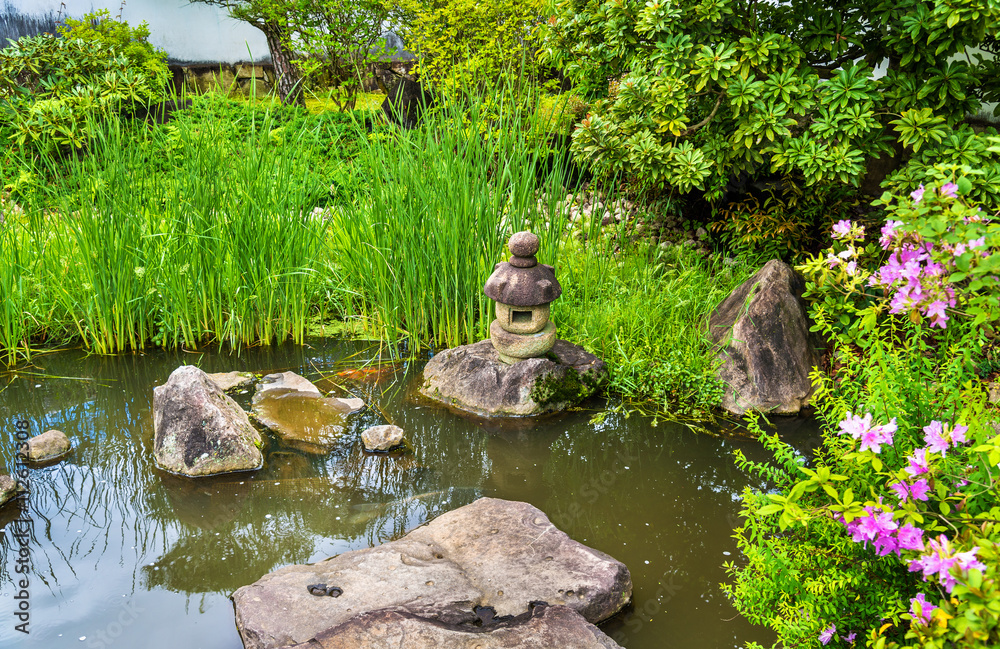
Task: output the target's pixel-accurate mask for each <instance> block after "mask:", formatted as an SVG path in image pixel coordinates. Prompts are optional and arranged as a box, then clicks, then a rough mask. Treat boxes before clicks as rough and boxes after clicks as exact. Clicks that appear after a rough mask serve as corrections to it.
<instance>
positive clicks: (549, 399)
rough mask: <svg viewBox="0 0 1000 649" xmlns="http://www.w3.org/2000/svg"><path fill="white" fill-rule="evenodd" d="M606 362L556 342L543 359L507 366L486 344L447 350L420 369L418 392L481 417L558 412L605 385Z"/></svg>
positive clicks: (490, 346) (581, 349) (579, 348)
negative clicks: (420, 377)
mask: <svg viewBox="0 0 1000 649" xmlns="http://www.w3.org/2000/svg"><path fill="white" fill-rule="evenodd" d="M607 375H608V373H607V367H606V366H605V364H604V361H602V360H601V359H599V358H597V357H596V356H594V355H593V354H590V353H588V352H586V351H584V350H583V348H581V347H578V346H577V345H573V344H571V343H568V342H566V341H565V340H557V341H556V343H555V346H554V347H553V348H552V351H551V352H550V353H549V354H548V355H547V356H546V357H543V358H529V359H525V360H523V361H520V362H517V363H514V364H512V365H507V364H506V363H503V362H501V361H500V359H499V356H498V355H497V352H496V349H494V347H493V345H492V343H491V342H490V341H489V340H484V341H481V342H478V343H475V344H474V345H465V346H462V347H455V348H454V349H448V350H445V351H443V352H441V353H439V354H437V355H436V356H435V357H434V358H432V359H431V360H430V361H429V362H428V363H427V365H426V366H425V367H424V376H423V382H422V384H421V387H420V390H419V391H420V393H421V394H422V395H423V396H425V397H427V398H429V399H432V400H434V401H437V402H440V403H443V404H445V405H447V406H449V407H452V408H455V409H457V410H461V411H464V412H468V413H472V414H476V415H479V416H483V417H518V416H522V417H523V416H532V415H541V414H545V413H550V412H558V411H561V410H565V409H566V408H569V407H570V406H573V405H575V404H577V403H579V402H580V401H582V400H584V399H586V398H587V397H589V396H591V395H593V394H594V393H595V392H597V390H598V389H599V388H600V386H601V385H602V384H603V383H604V382H605V381H606V380H607Z"/></svg>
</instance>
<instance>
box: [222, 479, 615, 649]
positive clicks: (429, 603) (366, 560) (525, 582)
mask: <svg viewBox="0 0 1000 649" xmlns="http://www.w3.org/2000/svg"><path fill="white" fill-rule="evenodd" d="M320 586H322V588H320ZM317 592H318V593H321V595H316V594H315V593H317ZM327 593H333V595H335V596H330V595H328V594H327ZM631 596H632V578H631V576H630V575H629V571H628V568H626V567H625V565H624V564H622V563H621V562H619V561H616V560H615V559H613V558H612V557H610V556H608V555H606V554H604V553H603V552H600V551H598V550H594V549H592V548H589V547H587V546H585V545H583V544H581V543H578V542H577V541H574V540H573V539H571V538H569V536H567V535H566V533H565V532H562V531H560V530H559V529H558V528H556V527H555V526H554V525H553V524H552V523H551V522H549V519H548V517H546V516H545V514H544V513H542V512H541V511H540V510H539V509H537V508H535V507H533V506H532V505H529V504H528V503H523V502H513V501H508V500H498V499H494V498H480V499H479V500H477V501H475V502H474V503H472V504H470V505H466V506H465V507H460V508H458V509H456V510H453V511H451V512H448V513H447V514H442V515H441V516H439V517H437V518H436V519H434V520H433V521H431V522H430V523H428V524H427V525H424V526H423V527H418V528H417V529H415V530H413V531H411V532H410V533H409V534H407V535H406V536H404V537H402V538H400V539H398V540H396V541H392V542H389V543H385V544H383V545H379V546H377V547H374V548H368V549H363V550H355V551H353V552H347V553H344V554H342V555H340V556H338V557H334V558H333V559H327V560H326V561H321V562H319V563H315V564H312V565H296V566H287V567H284V568H280V569H278V570H276V571H274V572H272V573H270V574H267V575H264V576H263V577H261V578H260V579H259V580H258V581H257V582H255V583H253V584H251V585H249V586H244V587H243V588H240V589H238V590H237V591H236V592H235V593H234V594H233V601H234V603H235V606H236V626H237V628H238V629H239V631H240V635H241V636H242V638H243V643H244V646H245V647H246V649H275V648H277V647H284V646H286V645H290V644H296V643H303V642H308V641H309V640H311V639H312V638H316V637H318V636H320V635H321V634H323V633H324V632H325V631H327V630H328V629H332V628H334V627H336V626H337V625H342V624H345V623H347V622H350V621H351V620H352V619H353V618H356V617H357V616H360V615H363V614H365V613H369V612H372V611H378V610H380V609H386V608H391V609H393V610H394V611H395V612H397V613H400V614H402V615H404V616H415V617H418V618H423V619H425V620H433V621H436V622H437V623H441V624H444V625H447V626H449V627H453V628H455V627H457V628H458V629H460V630H461V629H464V630H466V631H471V630H473V629H475V628H476V625H477V623H481V621H482V620H481V617H480V615H479V614H477V611H476V610H474V609H480V610H481V607H492V609H493V611H492V612H493V613H495V615H497V616H500V617H502V616H506V615H512V616H518V615H523V614H524V613H527V612H529V611H531V608H532V607H531V603H532V602H546V603H547V604H549V605H551V606H566V607H568V608H569V609H572V610H573V611H575V612H577V613H578V614H580V615H582V616H583V618H585V619H586V620H587V621H589V622H591V623H597V622H600V621H602V620H605V619H607V618H609V617H611V616H612V615H614V614H615V613H617V612H618V611H619V610H621V609H622V607H624V606H625V604H626V603H628V601H629V599H630V598H631ZM365 624H366V623H365V622H364V620H361V621H357V622H355V623H354V626H352V627H349V628H351V629H354V628H357V627H358V625H361V626H362V627H363V626H365ZM419 624H420V625H421V628H426V627H425V626H424V625H423V623H419ZM352 633H353V631H352ZM359 633H360V631H359ZM345 637H350V636H349V635H348V636H345ZM321 646H323V645H321ZM331 646H338V645H331ZM373 646H380V645H377V644H376V645H373ZM404 646H407V647H410V646H413V647H423V646H435V647H436V645H424V644H414V645H411V644H408V643H404ZM446 646H457V645H446ZM484 646H489V645H484ZM493 646H500V645H493ZM511 646H520V645H511ZM528 646H530V645H528ZM551 646H562V645H558V644H556V645H551Z"/></svg>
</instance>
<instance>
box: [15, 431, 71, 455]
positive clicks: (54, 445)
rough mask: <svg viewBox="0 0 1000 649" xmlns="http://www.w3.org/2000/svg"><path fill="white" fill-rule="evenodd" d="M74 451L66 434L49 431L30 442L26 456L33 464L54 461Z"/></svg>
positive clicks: (36, 436)
mask: <svg viewBox="0 0 1000 649" xmlns="http://www.w3.org/2000/svg"><path fill="white" fill-rule="evenodd" d="M71 450H73V445H72V444H70V442H69V438H68V437H66V433H64V432H62V431H61V430H47V431H45V432H44V433H42V434H41V435H35V436H34V437H32V438H31V439H29V440H28V449H27V451H26V452H25V456H26V457H27V458H28V459H29V460H31V461H32V462H44V461H46V460H54V459H56V458H59V457H62V456H63V455H66V454H67V453H69V452H70V451H71Z"/></svg>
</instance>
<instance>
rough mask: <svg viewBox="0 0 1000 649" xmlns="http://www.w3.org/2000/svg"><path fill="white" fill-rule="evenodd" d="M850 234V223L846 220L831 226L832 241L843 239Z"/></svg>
mask: <svg viewBox="0 0 1000 649" xmlns="http://www.w3.org/2000/svg"><path fill="white" fill-rule="evenodd" d="M850 233H851V222H850V221H849V220H847V219H842V220H840V221H837V222H836V223H834V224H833V234H832V235H831V236H832V237H833V238H834V239H843V238H845V237H846V236H847V235H849V234H850Z"/></svg>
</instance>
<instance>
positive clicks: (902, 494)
mask: <svg viewBox="0 0 1000 649" xmlns="http://www.w3.org/2000/svg"><path fill="white" fill-rule="evenodd" d="M889 489H891V490H892V491H893V493H895V494H896V497H897V498H899V502H901V503H905V502H906V501H907V499H909V498H913V499H914V500H927V492H928V491H930V486H929V485H928V484H927V481H926V480H924V479H923V478H921V479H920V480H917V481H916V482H914V483H913V484H912V485H910V484H907V483H905V482H894V483H892V484H891V485H889Z"/></svg>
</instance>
